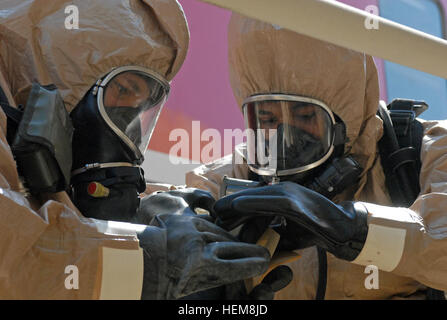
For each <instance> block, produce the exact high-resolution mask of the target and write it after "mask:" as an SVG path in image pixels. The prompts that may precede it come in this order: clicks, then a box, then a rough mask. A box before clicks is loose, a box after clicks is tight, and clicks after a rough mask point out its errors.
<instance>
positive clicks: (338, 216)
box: [214, 182, 368, 261]
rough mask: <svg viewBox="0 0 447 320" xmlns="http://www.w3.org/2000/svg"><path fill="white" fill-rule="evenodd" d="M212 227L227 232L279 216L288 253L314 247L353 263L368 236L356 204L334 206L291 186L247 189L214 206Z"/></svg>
mask: <svg viewBox="0 0 447 320" xmlns="http://www.w3.org/2000/svg"><path fill="white" fill-rule="evenodd" d="M214 211H215V213H216V215H217V217H218V218H217V221H216V223H217V224H218V225H220V226H222V227H223V228H225V229H227V230H232V229H234V228H235V227H237V226H239V225H241V224H243V223H245V222H246V221H248V220H250V219H252V218H255V217H271V216H282V217H285V218H286V221H287V226H286V227H285V228H279V229H278V230H277V231H279V232H280V234H281V236H282V237H284V238H285V241H287V245H288V246H289V248H288V249H289V250H290V249H299V248H303V247H306V246H310V245H317V246H319V247H321V248H324V249H326V250H327V251H328V252H331V253H332V254H334V255H335V256H336V257H338V258H340V259H345V260H348V261H352V260H354V259H355V258H356V257H357V256H358V254H359V253H360V251H361V249H362V248H363V245H364V243H365V240H366V235H367V233H368V224H367V211H366V208H364V207H363V205H361V204H360V203H354V202H344V203H341V204H340V205H336V204H335V203H333V202H331V201H330V200H328V199H327V198H325V197H324V196H322V195H320V194H319V193H316V192H314V191H312V190H310V189H307V188H305V187H303V186H300V185H298V184H296V183H292V182H282V183H279V184H275V185H272V186H266V187H260V188H252V189H247V190H244V191H241V192H237V193H234V194H231V195H229V196H227V197H224V198H222V199H220V200H219V201H217V202H216V204H215V206H214Z"/></svg>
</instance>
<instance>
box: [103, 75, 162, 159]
mask: <svg viewBox="0 0 447 320" xmlns="http://www.w3.org/2000/svg"><path fill="white" fill-rule="evenodd" d="M169 89H170V87H169V83H168V82H167V81H166V80H165V79H164V78H163V77H161V76H159V75H157V74H156V73H154V72H152V71H151V70H148V69H144V68H141V67H121V68H117V69H115V70H113V71H112V72H110V73H109V74H108V75H107V76H106V77H105V78H104V79H103V80H101V81H100V82H99V83H97V84H96V86H95V89H94V92H95V91H96V90H97V105H98V109H99V112H100V114H101V116H102V118H103V119H104V121H105V123H106V124H107V125H108V126H109V128H110V129H111V130H112V131H113V132H115V134H116V135H117V136H118V137H119V138H120V139H121V140H122V141H123V142H124V143H125V144H126V145H127V146H128V147H129V149H131V150H132V152H133V153H134V154H135V158H136V159H137V161H138V162H142V160H143V155H144V153H145V151H146V149H147V146H148V144H149V141H150V139H151V136H152V133H153V131H154V128H155V125H156V123H157V120H158V117H159V115H160V113H161V110H162V108H163V106H164V104H165V102H166V100H167V97H168V94H169Z"/></svg>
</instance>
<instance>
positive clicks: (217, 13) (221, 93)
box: [167, 0, 243, 130]
mask: <svg viewBox="0 0 447 320" xmlns="http://www.w3.org/2000/svg"><path fill="white" fill-rule="evenodd" d="M179 2H180V3H181V4H182V6H183V9H184V11H185V15H186V18H187V19H188V23H189V28H190V33H191V42H190V47H189V52H188V55H187V58H186V61H185V63H184V65H183V68H182V69H181V71H180V72H179V74H178V75H177V77H176V78H175V79H174V81H173V83H172V95H171V96H170V97H169V101H168V104H167V108H169V109H170V110H179V111H182V112H185V113H187V114H188V115H189V116H190V117H192V118H193V119H195V120H201V121H204V122H206V125H207V126H208V127H212V128H216V129H218V130H223V129H226V128H234V127H241V128H242V127H243V121H242V114H241V112H240V111H239V109H238V107H237V105H236V101H235V99H234V97H233V93H232V90H231V87H230V83H229V79H228V62H227V26H228V22H229V19H230V16H231V13H230V12H229V11H227V10H223V9H220V8H217V7H215V6H211V5H208V4H205V3H202V2H200V1H196V0H179Z"/></svg>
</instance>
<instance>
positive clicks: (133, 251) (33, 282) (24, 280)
mask: <svg viewBox="0 0 447 320" xmlns="http://www.w3.org/2000/svg"><path fill="white" fill-rule="evenodd" d="M53 198H54V199H56V200H50V199H49V198H48V201H46V202H45V204H44V205H43V206H39V205H37V206H36V205H35V204H34V201H33V199H28V198H27V197H25V194H24V193H23V192H21V190H20V181H19V177H18V173H17V168H16V165H15V161H14V158H13V155H12V153H11V150H10V147H9V145H8V143H7V141H6V117H5V115H4V113H3V112H2V111H1V110H0V244H1V245H0V246H1V248H0V299H96V298H101V297H112V298H118V299H123V298H128V297H131V298H133V299H139V298H140V295H141V283H142V265H143V261H142V253H141V252H140V248H139V242H138V238H137V236H136V232H135V231H134V230H132V228H130V227H129V225H130V224H113V223H109V222H105V221H99V220H93V219H86V218H84V217H83V216H82V215H81V214H80V213H79V212H78V211H77V210H76V208H75V207H74V206H72V204H71V205H70V203H71V202H70V201H69V198H68V196H67V195H66V194H65V193H63V194H62V193H59V194H56V195H54V197H53ZM64 202H67V204H66V203H64ZM36 203H37V202H36ZM117 257H119V259H117ZM126 259H127V261H132V262H137V263H130V262H129V263H127V265H126V267H128V268H129V275H131V276H130V278H129V277H125V278H128V279H125V280H124V281H123V282H124V283H127V287H129V286H132V288H127V290H126V289H125V290H124V291H123V290H122V288H121V289H120V290H121V291H117V289H118V288H116V287H115V286H114V284H113V283H114V282H113V281H115V280H114V279H112V278H111V277H110V276H108V275H110V274H113V273H114V271H113V270H115V271H117V269H116V268H118V265H117V263H116V261H117V260H121V261H126ZM139 268H140V269H141V270H140V269H139ZM135 275H137V276H135ZM76 281H79V282H78V283H80V284H81V285H79V286H78V287H76V285H77V282H76ZM75 289H76V290H75ZM120 293H121V295H120ZM122 293H124V295H123V294H122ZM114 294H115V295H114Z"/></svg>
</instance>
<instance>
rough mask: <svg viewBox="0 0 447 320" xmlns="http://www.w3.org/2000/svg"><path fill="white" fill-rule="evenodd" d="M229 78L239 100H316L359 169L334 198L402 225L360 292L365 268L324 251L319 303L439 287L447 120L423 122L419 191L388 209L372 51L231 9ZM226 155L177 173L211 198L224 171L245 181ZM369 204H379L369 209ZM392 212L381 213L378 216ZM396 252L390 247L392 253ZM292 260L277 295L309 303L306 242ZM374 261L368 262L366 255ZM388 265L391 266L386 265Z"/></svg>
mask: <svg viewBox="0 0 447 320" xmlns="http://www.w3.org/2000/svg"><path fill="white" fill-rule="evenodd" d="M229 61H230V80H231V84H232V87H233V91H234V94H235V97H236V99H237V101H238V103H239V105H241V103H242V101H243V100H244V99H245V98H247V97H248V96H250V95H253V94H257V93H287V94H296V95H303V96H308V97H311V98H315V99H319V100H322V101H323V102H325V103H326V104H327V105H328V106H329V107H330V108H331V109H332V110H333V112H334V113H336V114H337V115H338V116H340V118H341V119H342V120H343V121H344V122H345V124H346V126H347V133H348V137H349V142H348V143H347V147H346V149H345V152H346V153H347V154H351V155H352V156H353V157H355V158H356V159H357V160H358V161H359V162H360V163H361V165H362V166H363V168H364V171H363V174H362V177H361V180H360V182H359V184H358V185H357V186H353V188H352V189H350V190H346V192H344V193H342V194H340V195H339V196H337V198H336V199H335V202H339V201H341V200H359V201H363V202H366V203H374V204H378V205H381V206H382V208H383V209H387V210H380V206H368V208H369V211H370V212H369V214H370V217H369V220H368V223H370V224H374V225H377V226H382V227H388V228H396V229H399V230H405V244H404V246H403V252H402V256H401V258H400V259H399V262H398V264H397V267H395V268H394V266H393V268H394V270H393V271H392V272H386V271H383V270H379V278H378V279H379V289H377V290H375V289H367V288H366V286H365V280H366V278H367V277H368V276H369V274H368V273H365V266H363V265H358V264H354V263H349V262H347V261H342V260H339V259H337V258H335V257H334V256H332V255H331V254H328V279H327V291H326V298H327V299H424V298H425V293H424V290H425V289H426V286H430V287H433V288H436V289H441V290H447V271H446V270H447V249H446V248H447V214H446V212H445V209H444V208H445V207H446V206H447V158H446V156H445V155H446V154H447V122H445V121H441V122H436V121H432V122H425V123H424V128H425V132H424V140H423V146H422V151H421V159H422V163H423V165H422V171H421V176H420V184H421V190H422V191H421V195H420V196H419V198H418V199H417V200H416V202H415V203H414V204H413V206H412V207H411V208H409V209H403V208H391V207H387V208H384V207H386V206H389V205H390V204H391V202H390V199H389V196H388V192H387V190H386V187H385V177H384V174H383V169H382V167H381V165H380V161H379V157H378V155H377V141H378V140H379V139H380V137H381V135H382V130H383V129H382V123H381V121H380V119H378V118H377V117H376V116H375V114H376V111H377V108H378V97H379V91H378V80H377V71H376V68H375V66H374V62H373V60H372V58H371V57H368V56H366V55H364V54H361V53H356V52H353V51H350V50H347V49H343V48H340V47H337V46H334V45H330V44H327V43H323V42H321V41H318V40H315V39H311V38H308V37H305V36H302V35H299V34H296V33H293V32H290V31H287V30H284V29H281V28H279V27H277V26H272V25H269V24H266V23H262V22H258V21H255V20H251V19H248V18H243V17H241V16H238V15H233V17H232V19H231V21H230V25H229ZM233 159H234V157H233V156H232V155H230V156H227V157H225V158H222V159H220V160H217V161H215V162H214V163H211V164H207V165H203V166H201V167H199V168H197V169H195V170H194V171H192V172H189V173H188V174H187V175H186V183H187V185H188V186H191V187H198V188H204V189H207V190H210V191H211V192H212V193H213V194H214V195H215V196H217V195H218V190H219V187H220V184H221V181H222V177H223V175H228V176H230V177H234V178H242V179H246V178H247V177H248V166H247V165H234V164H233V162H234V160H233ZM377 208H379V210H378V211H377ZM390 210H391V211H393V214H390V213H389V214H388V215H387V216H386V218H383V215H384V214H387V213H388V212H390ZM396 251H399V250H398V249H396ZM298 253H300V255H301V256H302V258H301V259H299V260H297V261H295V262H294V263H293V264H291V266H292V268H293V271H294V279H293V281H292V283H291V284H290V285H289V286H288V287H287V288H285V289H284V290H282V291H281V292H279V293H278V294H277V295H276V299H314V298H315V295H316V287H317V281H318V277H317V269H318V267H317V266H318V261H317V252H316V250H315V248H308V249H304V250H300V251H298ZM373 262H374V261H373ZM394 263H395V262H394Z"/></svg>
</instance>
